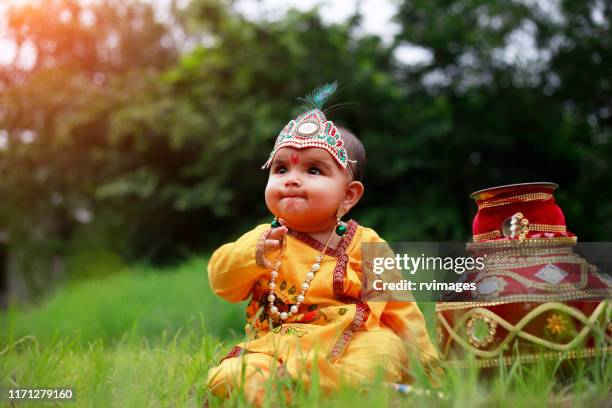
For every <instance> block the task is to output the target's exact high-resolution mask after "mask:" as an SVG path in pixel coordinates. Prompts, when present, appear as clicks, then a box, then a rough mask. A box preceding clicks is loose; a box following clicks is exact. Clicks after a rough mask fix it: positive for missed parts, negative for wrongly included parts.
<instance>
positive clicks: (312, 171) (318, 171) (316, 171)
mask: <svg viewBox="0 0 612 408" xmlns="http://www.w3.org/2000/svg"><path fill="white" fill-rule="evenodd" d="M308 174H315V175H318V174H321V169H319V168H318V167H310V168H309V169H308Z"/></svg>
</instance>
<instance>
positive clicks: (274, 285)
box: [268, 282, 276, 289]
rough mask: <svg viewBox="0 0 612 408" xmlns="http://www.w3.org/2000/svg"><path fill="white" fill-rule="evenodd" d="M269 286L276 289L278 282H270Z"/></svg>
mask: <svg viewBox="0 0 612 408" xmlns="http://www.w3.org/2000/svg"><path fill="white" fill-rule="evenodd" d="M268 286H270V289H275V288H276V283H274V282H270V283H269V284H268Z"/></svg>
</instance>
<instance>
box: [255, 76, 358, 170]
mask: <svg viewBox="0 0 612 408" xmlns="http://www.w3.org/2000/svg"><path fill="white" fill-rule="evenodd" d="M336 89H337V85H336V83H335V82H334V83H332V84H325V85H323V86H321V87H319V88H317V89H316V90H315V91H314V92H313V93H312V94H310V95H309V96H307V97H306V98H300V100H301V101H303V102H305V103H306V104H308V105H310V106H311V107H313V108H314V109H310V110H307V111H306V112H303V113H302V114H301V115H300V116H298V117H297V118H295V119H292V120H290V121H289V123H287V125H286V126H285V127H284V128H283V130H281V132H280V133H279V135H278V137H277V138H276V142H275V143H274V149H272V153H270V158H269V159H268V161H267V162H266V163H265V164H264V165H263V166H262V169H266V168H268V167H270V165H271V164H272V159H274V156H275V155H276V152H278V150H279V149H280V148H282V147H294V148H296V149H305V148H309V147H318V148H321V149H324V150H326V151H327V152H328V153H329V154H331V156H332V157H333V158H334V160H335V161H336V162H337V163H338V165H340V167H342V168H343V169H345V170H346V169H349V167H348V162H349V157H348V153H347V150H346V148H345V147H344V141H343V140H342V137H341V132H340V131H339V130H338V129H337V128H336V126H335V125H334V123H333V122H332V121H331V120H327V118H326V117H325V114H324V113H323V112H322V111H321V108H322V107H323V105H324V103H325V101H326V100H327V99H328V98H329V97H330V96H331V95H332V94H333V93H334V92H335V91H336Z"/></svg>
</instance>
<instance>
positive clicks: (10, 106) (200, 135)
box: [0, 0, 612, 304]
mask: <svg viewBox="0 0 612 408" xmlns="http://www.w3.org/2000/svg"><path fill="white" fill-rule="evenodd" d="M397 4H398V5H399V8H398V13H397V15H396V16H395V21H396V22H397V23H398V24H399V27H400V31H399V33H398V34H397V35H396V37H395V38H394V40H393V41H392V42H391V43H387V42H384V41H382V40H381V38H379V37H378V36H376V35H370V34H363V32H360V31H359V28H360V24H361V17H362V16H360V15H359V14H358V13H356V14H355V15H353V16H352V17H351V18H350V19H349V20H348V21H346V22H345V23H342V24H326V23H324V22H323V20H322V18H321V16H320V12H319V11H318V10H317V9H314V10H312V11H308V12H299V11H296V10H292V11H290V12H289V13H288V14H287V15H286V16H285V17H284V18H282V19H278V20H261V21H253V20H247V19H245V18H244V17H243V16H242V15H241V14H240V13H238V12H237V11H236V10H235V8H234V4H233V3H232V2H231V1H229V0H192V1H190V2H188V4H187V5H186V6H185V7H178V6H176V7H174V8H172V10H171V12H170V13H169V14H168V15H166V16H165V17H164V18H163V19H160V18H159V17H158V16H156V13H155V11H154V9H153V7H152V6H151V5H150V4H148V3H143V2H136V1H119V0H100V1H97V2H90V3H81V2H79V1H77V0H32V1H30V2H28V3H24V4H21V5H14V6H11V7H8V8H6V9H5V13H4V15H3V16H2V19H3V27H4V33H5V37H6V38H10V39H11V40H13V41H15V42H16V43H17V44H18V45H19V46H23V47H29V48H31V49H34V50H35V51H36V58H35V61H34V62H33V63H32V64H31V66H27V67H23V66H21V65H19V64H18V63H17V62H16V61H15V62H14V63H12V64H8V65H4V66H0V91H1V94H0V197H1V199H0V242H3V243H2V244H0V248H2V249H0V252H3V253H4V255H5V257H6V262H5V263H6V265H5V267H4V268H1V267H0V270H3V274H4V276H3V285H2V286H3V288H2V289H3V291H2V292H3V293H2V295H3V298H2V302H3V303H5V304H6V303H7V302H8V300H7V299H8V293H10V296H13V297H14V298H21V299H28V298H36V297H37V296H39V295H41V294H43V293H44V292H45V291H46V290H47V289H49V288H50V287H53V286H55V285H56V284H58V283H65V282H66V281H71V280H79V279H83V278H91V277H100V276H103V275H107V274H111V273H114V272H115V271H118V270H122V269H123V268H125V265H126V264H130V263H132V262H134V261H147V262H152V263H157V264H165V263H171V262H175V261H177V260H179V259H182V258H185V257H187V256H188V255H189V254H192V253H194V252H197V253H207V252H209V251H210V250H211V249H213V248H214V247H216V246H218V245H219V244H221V243H223V242H227V241H228V240H231V239H233V238H236V237H237V236H239V235H240V234H241V233H242V232H243V231H245V230H247V229H248V228H250V227H251V226H252V225H254V224H255V223H257V222H261V221H263V220H267V219H268V218H269V215H268V213H267V211H266V208H265V204H264V201H263V188H264V185H265V180H266V174H265V172H262V171H259V170H258V169H259V167H260V166H261V163H263V161H265V158H266V157H267V155H268V153H269V151H270V149H271V146H272V144H273V141H274V138H275V137H276V135H277V134H278V131H279V130H280V128H281V127H282V126H283V125H284V124H285V123H286V122H287V121H288V119H289V118H290V117H292V116H295V115H296V114H298V113H299V112H300V106H299V104H298V103H297V102H296V100H295V97H297V96H301V95H304V94H306V93H307V92H309V91H310V90H311V89H312V88H314V87H315V86H316V85H318V84H320V83H323V82H326V81H331V80H338V81H339V82H340V84H341V91H340V93H339V95H338V97H337V102H349V103H350V104H349V105H348V106H346V107H345V108H343V109H338V110H336V111H334V112H332V113H330V114H329V117H330V119H332V120H334V121H335V122H338V123H340V124H342V125H345V126H347V127H348V128H350V129H352V130H353V131H354V132H355V133H356V134H357V135H358V136H360V137H361V138H362V140H363V142H364V144H365V146H366V149H367V152H368V167H367V171H366V180H365V183H366V191H367V192H366V195H365V198H364V200H363V201H362V203H360V205H359V206H358V207H357V208H356V209H355V210H354V213H353V214H352V216H353V217H354V218H356V219H357V220H359V221H360V223H362V224H365V225H368V226H371V227H373V228H375V229H376V230H377V231H379V233H381V234H382V236H384V237H385V238H386V239H388V240H397V241H410V240H418V241H429V240H466V239H467V238H468V237H469V236H470V225H471V220H472V217H473V215H474V213H475V205H474V204H473V202H472V201H471V200H470V198H469V193H470V192H472V191H474V190H478V189H481V188H485V187H490V186H494V185H501V184H509V183H516V182H527V181H539V180H543V181H554V182H557V183H559V184H560V185H561V188H560V189H559V191H558V194H557V199H558V202H559V203H560V205H561V207H562V208H563V209H564V211H565V215H566V217H567V220H568V228H569V229H570V230H571V231H573V232H575V233H577V234H578V236H579V238H580V239H581V240H583V241H598V240H601V241H605V240H608V239H609V237H610V234H611V233H612V190H611V189H610V188H609V185H610V179H611V174H612V173H611V171H610V158H611V157H612V142H611V141H610V135H611V131H612V128H611V126H612V101H611V95H612V91H611V89H610V87H611V86H612V84H611V83H610V76H609V73H610V72H611V71H612V70H611V64H612V58H611V57H612V55H611V53H612V44H611V40H610V39H612V35H610V22H611V15H612V14H611V11H610V7H611V6H610V4H609V3H608V2H602V1H596V0H590V1H581V2H575V1H561V0H560V1H550V2H530V1H510V2H508V1H487V2H483V1H478V0H463V1H456V2H447V1H441V0H433V1H417V0H405V1H398V2H397ZM544 6H547V7H544ZM521 35H522V36H525V35H528V36H529V38H532V39H533V42H532V44H531V47H530V49H526V48H522V49H518V50H516V49H514V54H513V51H512V44H513V42H514V40H515V39H516V38H517V36H521ZM407 44H409V45H411V46H418V47H422V49H425V50H426V51H427V52H428V53H429V55H430V56H431V58H430V59H429V60H427V61H424V62H421V63H418V64H412V65H406V64H403V63H402V62H401V61H400V60H398V59H397V58H396V50H397V49H398V48H400V47H403V46H406V45H407ZM515 48H516V47H515ZM1 258H2V256H0V259H1Z"/></svg>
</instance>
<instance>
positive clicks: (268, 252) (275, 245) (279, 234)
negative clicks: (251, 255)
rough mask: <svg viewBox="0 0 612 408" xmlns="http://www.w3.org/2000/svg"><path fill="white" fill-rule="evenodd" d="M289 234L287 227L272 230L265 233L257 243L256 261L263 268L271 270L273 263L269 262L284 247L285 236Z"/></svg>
mask: <svg viewBox="0 0 612 408" xmlns="http://www.w3.org/2000/svg"><path fill="white" fill-rule="evenodd" d="M287 232H289V230H288V229H287V227H286V226H284V225H282V226H280V227H277V228H271V229H269V230H268V231H266V232H264V233H263V234H262V236H261V238H260V239H259V242H258V243H257V249H256V251H255V261H256V263H257V265H258V266H259V267H261V268H265V269H271V268H272V266H273V265H272V262H271V261H270V260H269V259H270V258H271V257H272V254H273V253H274V252H276V251H277V250H279V249H281V248H282V246H283V240H284V238H285V235H286V234H287Z"/></svg>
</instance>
